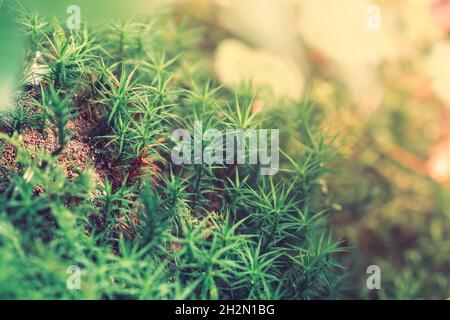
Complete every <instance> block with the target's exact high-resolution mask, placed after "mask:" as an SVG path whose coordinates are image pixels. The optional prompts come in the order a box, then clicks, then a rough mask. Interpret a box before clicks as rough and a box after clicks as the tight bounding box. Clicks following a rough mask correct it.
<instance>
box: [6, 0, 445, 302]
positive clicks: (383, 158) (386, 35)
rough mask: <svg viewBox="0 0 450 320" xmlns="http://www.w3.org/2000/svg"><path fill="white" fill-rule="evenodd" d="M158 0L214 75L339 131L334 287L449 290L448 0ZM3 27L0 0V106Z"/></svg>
mask: <svg viewBox="0 0 450 320" xmlns="http://www.w3.org/2000/svg"><path fill="white" fill-rule="evenodd" d="M155 2H156V1H139V0H132V1H127V4H126V5H125V4H123V2H121V1H116V2H114V1H107V4H106V5H105V3H103V4H102V2H101V1H100V2H99V1H96V2H95V4H93V2H89V1H58V6H55V1H26V0H25V1H24V3H25V4H26V5H30V6H32V7H33V8H34V9H35V10H38V11H39V12H40V13H41V14H49V15H50V14H52V15H53V14H56V15H57V16H59V17H62V18H64V17H67V14H66V12H65V8H67V7H68V6H69V5H72V4H78V5H79V6H80V8H81V10H82V11H81V13H82V16H83V19H84V18H86V19H95V18H103V17H106V16H111V15H113V16H115V17H120V16H122V18H126V16H131V15H133V14H137V13H142V12H145V10H151V8H149V6H151V5H153V4H154V3H155ZM164 2H165V3H167V2H170V3H172V4H174V5H175V10H176V14H177V16H179V18H180V21H181V20H185V19H189V20H190V21H191V23H193V24H194V25H196V26H197V27H198V28H199V30H200V31H199V32H200V33H199V34H200V35H201V45H202V49H203V51H204V59H202V61H198V62H199V63H202V64H203V65H204V66H205V68H207V69H208V70H209V71H210V72H211V73H212V74H214V75H215V76H216V78H217V79H218V81H219V82H220V83H222V84H223V85H225V86H227V87H231V88H233V87H238V86H240V85H241V84H242V83H244V82H251V83H252V85H253V86H254V87H255V89H256V90H257V91H258V98H259V99H260V100H259V101H261V103H260V105H259V107H260V108H270V106H273V105H275V104H276V102H275V101H277V99H289V100H295V101H301V100H303V99H306V98H308V99H309V98H311V97H312V98H313V99H314V100H315V101H317V103H318V105H319V107H320V110H321V112H322V113H323V115H324V120H323V127H324V128H325V129H326V130H329V131H330V132H331V133H338V140H337V143H336V148H337V149H339V151H340V152H341V154H342V157H341V159H340V160H339V161H337V162H336V163H335V168H336V170H335V171H334V173H333V174H332V175H331V176H330V177H329V179H327V181H326V182H324V183H323V189H324V190H323V192H324V193H327V194H328V195H329V198H330V202H332V203H333V204H334V205H333V207H334V208H335V212H333V213H332V220H333V225H334V234H335V236H336V237H337V238H342V239H344V241H345V245H346V246H348V247H349V248H350V253H349V254H347V255H343V256H342V262H343V263H344V264H345V266H346V267H347V269H348V276H346V277H345V278H344V279H342V281H343V288H344V289H345V290H344V292H343V296H344V297H347V298H436V299H446V298H448V297H450V277H449V271H450V235H449V233H450V219H449V218H450V182H449V180H450V132H449V112H450V110H449V108H450V35H449V33H450V1H447V0H389V1H388V0H385V1H383V0H378V1H376V0H371V1H368V0H367V1H366V0H171V1H164ZM105 8H108V11H105ZM125 9H127V10H125ZM12 30H15V27H14V22H13V21H12V20H11V19H10V18H9V16H8V14H7V12H5V11H4V10H2V12H1V13H0V40H1V41H2V43H8V44H10V45H8V46H4V45H2V46H0V58H1V59H0V93H1V94H0V108H2V107H3V108H6V107H7V106H8V105H9V104H10V99H9V97H10V96H11V95H12V92H13V91H14V77H15V73H17V72H18V70H19V69H20V59H17V57H19V56H20V50H21V43H20V41H17V39H19V38H20V37H19V36H17V35H16V34H14V33H13V32H12ZM18 52H19V53H18ZM336 204H339V205H336ZM369 265H379V266H380V267H381V283H382V289H381V290H374V291H370V290H368V289H367V287H366V279H367V277H368V275H367V274H366V268H367V267H368V266H369Z"/></svg>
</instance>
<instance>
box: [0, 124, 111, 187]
mask: <svg viewBox="0 0 450 320" xmlns="http://www.w3.org/2000/svg"><path fill="white" fill-rule="evenodd" d="M97 126H98V123H96V122H95V121H94V120H90V119H89V118H88V116H87V115H79V116H78V117H77V118H75V119H73V120H70V121H69V122H68V124H67V129H68V132H69V134H71V137H70V139H69V141H68V143H67V145H66V146H65V148H64V150H63V152H62V153H61V155H60V156H59V157H58V159H57V162H58V163H59V164H61V165H62V168H63V169H64V172H65V173H66V175H67V177H69V178H73V177H76V176H77V175H79V173H80V172H82V171H83V170H85V169H87V168H91V169H92V172H93V173H94V175H95V178H96V181H97V182H98V183H99V184H101V183H103V182H104V179H105V177H107V176H109V175H110V174H109V172H110V171H111V170H112V168H111V166H110V165H109V163H110V161H109V160H108V159H107V158H106V157H105V156H104V155H101V154H100V151H99V150H98V149H97V148H96V143H95V139H94V134H93V133H94V129H95V128H96V127H97ZM0 132H4V133H9V132H7V129H5V128H4V127H0ZM22 139H23V142H22V145H23V146H24V147H25V148H26V149H27V150H28V151H29V152H30V156H31V157H33V154H34V153H35V152H36V151H38V150H39V149H41V148H44V149H45V150H46V151H47V152H49V153H51V152H53V151H54V150H56V149H57V147H58V138H57V136H56V135H55V132H54V130H53V129H52V126H48V127H47V128H46V129H45V130H44V132H43V133H41V132H39V130H37V129H35V128H32V127H26V128H25V129H24V130H23V134H22ZM15 158H16V150H15V148H14V147H13V146H11V145H8V144H6V143H5V142H1V141H0V167H3V168H4V169H6V170H3V171H9V170H11V169H13V170H18V167H17V165H16V164H15ZM1 174H2V173H1V172H0V175H1Z"/></svg>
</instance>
